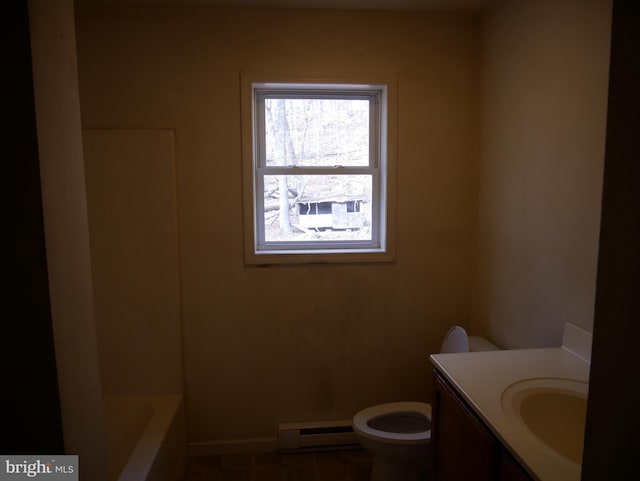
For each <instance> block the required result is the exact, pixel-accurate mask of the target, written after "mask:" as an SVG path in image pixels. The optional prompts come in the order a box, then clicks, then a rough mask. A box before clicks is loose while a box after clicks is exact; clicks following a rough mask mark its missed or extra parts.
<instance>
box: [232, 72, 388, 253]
mask: <svg viewBox="0 0 640 481" xmlns="http://www.w3.org/2000/svg"><path fill="white" fill-rule="evenodd" d="M265 78H266V79H268V80H267V81H265ZM381 80H382V81H381ZM278 96H284V97H286V98H292V97H301V98H307V97H313V98H320V97H324V98H342V99H354V98H358V99H360V98H367V99H370V100H371V101H370V103H369V105H370V117H369V119H370V120H369V122H370V138H369V142H370V143H369V149H370V155H369V159H370V160H369V165H368V166H349V167H347V166H339V167H334V166H331V167H316V166H267V165H266V154H265V150H266V149H265V145H264V130H265V125H264V100H265V99H266V98H274V97H276V98H277V97H278ZM241 97H242V140H243V188H244V192H243V202H244V244H245V245H244V257H245V263H246V264H263V265H264V264H286V263H351V262H390V261H394V260H395V235H394V234H395V215H394V213H395V189H394V185H395V155H394V154H395V122H394V121H393V119H394V118H395V102H394V101H391V99H394V98H395V82H394V81H393V79H390V78H384V79H380V78H375V79H371V78H363V79H356V81H353V80H349V81H345V80H344V79H315V78H314V79H310V78H304V79H302V78H292V77H288V78H286V79H282V78H278V79H273V78H269V77H266V76H263V77H254V76H248V75H244V74H243V75H242V95H241ZM260 133H262V134H263V135H260ZM337 172H338V173H340V174H345V175H346V174H356V175H357V174H364V175H371V176H372V182H373V185H372V209H371V214H372V219H371V240H363V241H360V240H358V241H355V240H343V241H310V242H301V241H294V242H267V241H265V232H264V180H263V179H264V176H265V175H323V174H325V175H335V174H336V173H337Z"/></svg>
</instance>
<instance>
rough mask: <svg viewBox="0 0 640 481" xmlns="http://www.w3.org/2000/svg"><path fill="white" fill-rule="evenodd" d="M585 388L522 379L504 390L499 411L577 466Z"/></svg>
mask: <svg viewBox="0 0 640 481" xmlns="http://www.w3.org/2000/svg"><path fill="white" fill-rule="evenodd" d="M588 388H589V385H588V383H586V382H581V381H576V380H572V379H558V378H535V379H526V380H524V381H519V382H517V383H515V384H512V385H511V386H509V387H508V388H507V389H505V391H504V392H503V394H502V408H503V410H504V412H505V414H506V415H507V418H509V419H510V420H511V421H512V422H514V423H516V424H518V425H519V426H520V427H522V428H524V429H526V430H527V431H529V432H530V433H532V434H533V435H534V436H535V437H536V438H537V439H538V440H539V441H541V442H542V443H543V444H545V445H546V446H548V447H549V448H551V449H552V450H553V451H555V452H556V453H558V454H560V455H561V456H563V457H565V458H567V459H568V460H570V461H571V462H573V463H575V464H578V465H580V464H582V448H583V443H584V427H585V421H586V416H587V392H588Z"/></svg>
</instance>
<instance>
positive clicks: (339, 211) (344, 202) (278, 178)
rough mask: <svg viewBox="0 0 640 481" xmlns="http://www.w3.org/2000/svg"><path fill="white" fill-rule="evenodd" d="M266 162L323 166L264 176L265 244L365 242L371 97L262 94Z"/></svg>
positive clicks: (368, 215) (369, 188)
mask: <svg viewBox="0 0 640 481" xmlns="http://www.w3.org/2000/svg"><path fill="white" fill-rule="evenodd" d="M265 136H266V139H265V150H266V152H265V154H266V166H267V167H276V166H282V167H284V166H287V167H292V166H296V167H309V168H321V169H325V171H318V170H315V171H314V172H313V173H312V174H309V175H265V176H264V222H265V237H266V240H267V241H281V240H305V241H308V240H328V239H331V240H346V239H370V238H371V233H370V231H369V226H370V222H371V191H372V176H371V175H354V174H340V173H339V172H338V170H339V169H336V167H338V166H344V167H354V166H368V165H369V100H368V99H336V98H324V99H323V98H267V99H265Z"/></svg>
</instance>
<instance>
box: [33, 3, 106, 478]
mask: <svg viewBox="0 0 640 481" xmlns="http://www.w3.org/2000/svg"><path fill="white" fill-rule="evenodd" d="M29 21H30V30H31V50H32V62H33V81H34V95H35V105H36V124H37V130H38V151H39V159H40V176H41V183H42V202H43V211H44V229H45V238H46V250H47V268H48V273H49V291H50V298H51V317H52V324H53V333H54V342H55V350H56V363H57V369H58V384H59V392H60V407H61V415H62V427H63V435H64V446H65V451H66V453H68V454H76V455H78V456H79V458H80V470H81V474H80V479H82V480H95V481H103V480H106V479H107V478H106V459H105V451H104V450H105V444H104V426H103V424H102V423H103V419H102V392H101V387H100V371H99V360H98V349H97V344H96V334H95V325H94V313H93V296H92V288H91V262H90V256H89V228H88V225H87V204H86V197H85V196H86V193H85V185H84V166H83V161H82V136H81V120H80V99H79V95H78V76H77V75H78V73H77V64H76V50H75V31H74V30H75V29H74V12H73V2H72V1H71V0H65V1H60V2H50V1H48V0H30V1H29Z"/></svg>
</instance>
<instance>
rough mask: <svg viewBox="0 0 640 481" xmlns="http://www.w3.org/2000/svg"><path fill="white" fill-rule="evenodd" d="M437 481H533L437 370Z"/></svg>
mask: <svg viewBox="0 0 640 481" xmlns="http://www.w3.org/2000/svg"><path fill="white" fill-rule="evenodd" d="M433 373H434V376H433V377H434V383H435V398H434V402H433V416H432V422H431V436H432V439H431V442H432V445H433V466H432V470H433V475H434V476H433V477H434V480H435V481H532V479H531V477H530V476H529V475H528V474H527V473H525V472H524V470H523V469H522V467H520V465H519V464H518V462H517V461H516V460H515V459H514V458H513V457H512V456H511V454H510V453H508V452H507V450H506V449H505V448H504V447H503V446H502V444H501V443H500V441H499V440H498V439H497V438H496V437H495V436H494V435H493V433H492V432H491V431H490V430H489V429H488V428H487V427H486V426H485V425H484V423H483V422H482V421H481V420H480V419H478V417H477V416H476V415H475V414H474V413H473V411H472V410H471V409H470V408H469V407H468V406H467V404H466V402H465V401H464V400H462V399H461V398H460V396H459V395H458V394H457V393H456V392H455V391H454V389H453V388H452V387H451V386H450V385H449V384H448V382H447V381H446V380H445V379H444V378H443V377H442V375H441V374H440V373H439V372H438V371H437V370H434V371H433Z"/></svg>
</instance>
